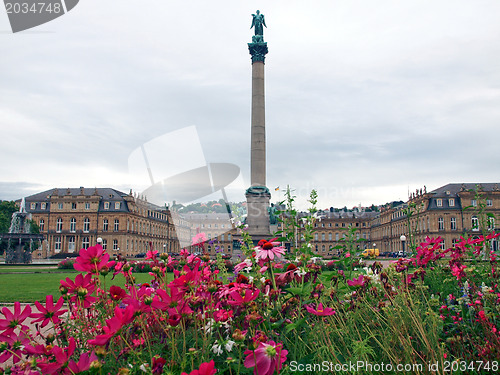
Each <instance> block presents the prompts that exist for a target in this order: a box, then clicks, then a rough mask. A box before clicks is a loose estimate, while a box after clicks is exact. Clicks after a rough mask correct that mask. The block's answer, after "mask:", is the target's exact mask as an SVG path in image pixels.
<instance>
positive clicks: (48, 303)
mask: <svg viewBox="0 0 500 375" xmlns="http://www.w3.org/2000/svg"><path fill="white" fill-rule="evenodd" d="M63 303H64V298H62V297H59V299H58V300H57V303H56V305H55V306H54V297H53V296H52V295H50V294H49V295H48V296H46V297H45V307H44V306H43V305H42V304H41V303H40V302H38V301H35V305H36V307H37V309H38V311H39V312H38V313H33V314H31V315H30V318H35V320H33V322H32V323H39V322H42V328H43V327H45V326H46V325H47V324H49V322H52V323H53V324H59V323H61V319H59V316H60V315H62V314H64V313H65V312H66V311H68V310H61V307H62V305H63Z"/></svg>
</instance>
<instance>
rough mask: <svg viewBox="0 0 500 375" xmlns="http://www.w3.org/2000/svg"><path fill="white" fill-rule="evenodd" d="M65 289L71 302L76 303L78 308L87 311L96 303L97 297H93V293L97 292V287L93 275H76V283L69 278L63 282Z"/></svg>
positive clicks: (62, 286)
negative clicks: (69, 295)
mask: <svg viewBox="0 0 500 375" xmlns="http://www.w3.org/2000/svg"><path fill="white" fill-rule="evenodd" d="M61 288H63V289H65V290H66V291H67V292H68V293H69V294H72V296H71V299H70V300H71V302H73V303H75V304H76V305H77V306H80V307H83V308H85V309H87V308H89V307H91V306H92V304H93V303H94V302H95V301H96V298H95V297H92V293H93V292H94V290H95V285H94V282H93V280H92V274H90V273H88V274H86V275H85V276H83V275H82V274H81V273H79V274H78V275H76V277H75V281H73V280H71V279H70V278H69V277H67V278H66V280H61V287H60V288H59V289H60V290H61Z"/></svg>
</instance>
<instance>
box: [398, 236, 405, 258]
mask: <svg viewBox="0 0 500 375" xmlns="http://www.w3.org/2000/svg"><path fill="white" fill-rule="evenodd" d="M399 239H400V240H401V249H402V250H403V254H404V252H405V241H406V236H405V235H404V234H402V235H401V237H399Z"/></svg>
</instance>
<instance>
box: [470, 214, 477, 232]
mask: <svg viewBox="0 0 500 375" xmlns="http://www.w3.org/2000/svg"><path fill="white" fill-rule="evenodd" d="M471 224H472V230H473V231H479V219H478V218H477V216H472V223H471Z"/></svg>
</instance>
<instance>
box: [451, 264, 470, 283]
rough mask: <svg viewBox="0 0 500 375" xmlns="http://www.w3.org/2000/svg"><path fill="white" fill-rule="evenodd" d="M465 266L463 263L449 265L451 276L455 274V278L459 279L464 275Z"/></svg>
mask: <svg viewBox="0 0 500 375" xmlns="http://www.w3.org/2000/svg"><path fill="white" fill-rule="evenodd" d="M466 268H467V266H466V265H465V264H462V265H460V266H457V265H456V264H454V265H453V267H451V273H452V274H453V276H456V278H457V280H460V279H461V278H462V277H464V276H465V272H464V270H465V269H466Z"/></svg>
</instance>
